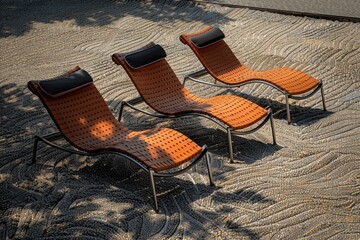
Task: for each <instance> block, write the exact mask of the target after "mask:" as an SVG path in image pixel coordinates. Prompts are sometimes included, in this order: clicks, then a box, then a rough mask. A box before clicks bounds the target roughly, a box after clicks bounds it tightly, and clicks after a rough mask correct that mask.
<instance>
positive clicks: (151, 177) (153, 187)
mask: <svg viewBox="0 0 360 240" xmlns="http://www.w3.org/2000/svg"><path fill="white" fill-rule="evenodd" d="M149 177H150V185H151V191H152V194H153V200H154V209H155V212H157V213H158V212H159V206H158V202H157V196H156V189H155V181H154V171H153V170H151V169H150V170H149Z"/></svg>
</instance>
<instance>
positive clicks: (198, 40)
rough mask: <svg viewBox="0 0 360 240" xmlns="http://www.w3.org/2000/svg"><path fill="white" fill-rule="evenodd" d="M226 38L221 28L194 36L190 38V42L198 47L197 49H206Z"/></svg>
mask: <svg viewBox="0 0 360 240" xmlns="http://www.w3.org/2000/svg"><path fill="white" fill-rule="evenodd" d="M223 38H225V35H224V33H223V32H222V31H221V30H220V29H219V28H217V27H216V28H213V29H211V30H209V31H207V32H205V33H203V34H200V35H197V36H194V37H192V38H190V40H191V41H192V42H193V43H194V44H195V45H196V46H197V47H206V46H208V45H211V44H213V43H215V42H217V41H220V40H221V39H223Z"/></svg>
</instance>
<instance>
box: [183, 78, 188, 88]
mask: <svg viewBox="0 0 360 240" xmlns="http://www.w3.org/2000/svg"><path fill="white" fill-rule="evenodd" d="M186 78H187V76H186V77H184V80H183V83H182V84H183V86H184V87H185V83H186Z"/></svg>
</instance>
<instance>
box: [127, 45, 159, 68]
mask: <svg viewBox="0 0 360 240" xmlns="http://www.w3.org/2000/svg"><path fill="white" fill-rule="evenodd" d="M165 57H166V52H165V50H164V49H163V48H162V47H161V46H160V45H158V44H156V45H153V46H151V47H148V48H145V49H142V50H140V51H136V52H133V53H129V54H127V55H126V56H125V61H126V62H127V64H128V65H129V66H130V67H132V68H140V67H143V66H146V65H149V64H151V63H153V62H156V61H158V60H160V59H163V58H165Z"/></svg>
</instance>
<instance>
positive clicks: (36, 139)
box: [28, 136, 39, 165]
mask: <svg viewBox="0 0 360 240" xmlns="http://www.w3.org/2000/svg"><path fill="white" fill-rule="evenodd" d="M38 142H39V137H38V136H35V139H34V147H33V155H32V159H31V162H30V163H28V165H32V164H34V163H35V162H36V153H37V146H38Z"/></svg>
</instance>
